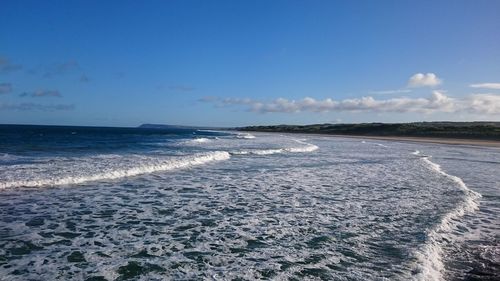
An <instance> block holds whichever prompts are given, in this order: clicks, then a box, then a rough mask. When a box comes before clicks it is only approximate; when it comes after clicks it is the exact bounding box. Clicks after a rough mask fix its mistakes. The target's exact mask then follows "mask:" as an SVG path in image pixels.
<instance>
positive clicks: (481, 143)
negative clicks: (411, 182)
mask: <svg viewBox="0 0 500 281" xmlns="http://www.w3.org/2000/svg"><path fill="white" fill-rule="evenodd" d="M321 136H332V137H341V138H358V139H374V140H387V141H402V142H426V143H439V144H451V145H472V146H487V147H496V148H500V141H494V140H476V139H452V138H429V137H385V136H352V135H328V134H321Z"/></svg>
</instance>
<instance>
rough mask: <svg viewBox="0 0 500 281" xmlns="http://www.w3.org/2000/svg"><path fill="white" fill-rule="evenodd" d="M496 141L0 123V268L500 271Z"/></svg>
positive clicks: (64, 275) (428, 275)
mask: <svg viewBox="0 0 500 281" xmlns="http://www.w3.org/2000/svg"><path fill="white" fill-rule="evenodd" d="M499 172H500V150H499V149H495V148H486V147H470V146H469V147H468V146H451V145H441V144H425V143H398V142H389V141H375V140H361V139H348V138H337V137H335V138H334V137H327V136H312V135H285V134H264V133H252V134H248V133H239V132H215V131H204V130H188V129H182V130H180V129H179V130H149V129H135V128H89V127H54V126H5V125H1V126H0V280H88V281H90V280H94V281H95V280H170V279H174V280H200V279H206V280H255V279H260V280H268V279H271V280H499V279H500V275H499V272H500V173H499Z"/></svg>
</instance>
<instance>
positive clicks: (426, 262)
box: [412, 150, 481, 280]
mask: <svg viewBox="0 0 500 281" xmlns="http://www.w3.org/2000/svg"><path fill="white" fill-rule="evenodd" d="M412 154H413V155H416V156H420V157H421V159H422V161H424V162H425V163H426V164H427V166H428V167H429V168H430V169H431V170H432V171H434V172H436V173H438V174H440V175H442V176H444V177H446V178H448V179H450V180H451V181H453V182H455V183H456V184H457V187H458V188H459V189H460V190H462V191H463V192H464V194H465V199H464V201H463V202H462V203H460V204H459V205H458V206H457V207H456V208H455V209H453V210H452V211H450V212H449V213H447V214H446V215H445V216H443V217H442V218H441V220H440V222H439V223H438V224H437V225H436V226H435V227H434V228H432V229H430V230H428V232H427V243H426V244H425V245H424V247H423V248H422V249H420V250H419V251H418V252H417V253H416V257H417V260H418V271H417V272H418V273H417V275H416V279H417V280H442V279H443V272H444V270H445V267H444V263H443V248H442V241H446V240H449V235H450V234H451V232H452V231H453V230H454V229H455V228H456V227H457V221H459V220H460V218H461V217H463V216H464V215H465V214H467V213H472V212H474V211H476V210H477V209H478V208H479V202H478V199H479V198H480V197H481V194H479V193H477V192H475V191H473V190H471V189H469V188H468V187H467V185H466V184H465V183H464V182H463V180H462V179H461V178H459V177H457V176H454V175H450V174H447V173H446V172H445V171H443V170H442V169H441V166H440V165H438V164H436V163H434V162H432V161H431V160H429V158H430V157H431V156H425V155H421V154H420V151H418V150H417V151H415V152H413V153H412Z"/></svg>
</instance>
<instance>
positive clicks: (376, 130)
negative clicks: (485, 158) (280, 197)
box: [238, 122, 500, 141]
mask: <svg viewBox="0 0 500 281" xmlns="http://www.w3.org/2000/svg"><path fill="white" fill-rule="evenodd" d="M238 130H241V131H256V132H282V133H309V134H331V135H350V136H387V137H389V136H391V137H427V138H457V139H484V140H496V141H500V122H416V123H361V124H314V125H272V126H248V127H242V128H238Z"/></svg>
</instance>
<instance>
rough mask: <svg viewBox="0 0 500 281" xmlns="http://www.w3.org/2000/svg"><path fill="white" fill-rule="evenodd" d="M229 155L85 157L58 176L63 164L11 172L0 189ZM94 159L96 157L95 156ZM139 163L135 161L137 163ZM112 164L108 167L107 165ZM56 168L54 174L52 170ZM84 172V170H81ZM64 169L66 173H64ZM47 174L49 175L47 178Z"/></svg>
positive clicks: (140, 171)
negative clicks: (167, 157) (110, 160)
mask: <svg viewBox="0 0 500 281" xmlns="http://www.w3.org/2000/svg"><path fill="white" fill-rule="evenodd" d="M229 158H230V154H229V153H228V152H226V151H214V152H207V153H202V154H195V155H191V156H183V157H179V158H169V159H155V158H150V157H148V158H146V157H135V158H134V159H125V158H124V157H122V159H118V161H116V159H112V163H110V162H109V161H104V159H102V160H103V161H100V163H99V161H97V163H94V162H96V161H93V160H92V159H94V158H90V159H86V161H83V162H84V163H82V162H80V163H78V164H75V165H72V167H73V169H74V170H70V171H63V174H62V175H61V174H60V172H59V170H63V169H64V167H54V166H53V165H49V167H45V169H44V168H41V169H37V170H32V171H29V172H18V173H14V174H13V175H10V179H9V177H8V178H7V181H5V182H2V183H0V189H4V188H10V187H39V186H57V185H69V184H80V183H84V182H89V181H99V180H112V179H118V178H123V177H131V176H137V175H142V174H149V173H153V172H159V171H169V170H174V169H181V168H188V167H191V166H199V165H203V164H206V163H209V162H213V161H222V160H227V159H229ZM94 160H95V159H94ZM137 163H138V164H137ZM110 166H111V168H109V167H110ZM53 170H56V172H54V173H52V174H51V173H50V172H51V171H53ZM82 171H83V172H82ZM64 172H65V173H64ZM47 175H48V176H49V177H47ZM26 177H28V178H29V179H24V178H26Z"/></svg>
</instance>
